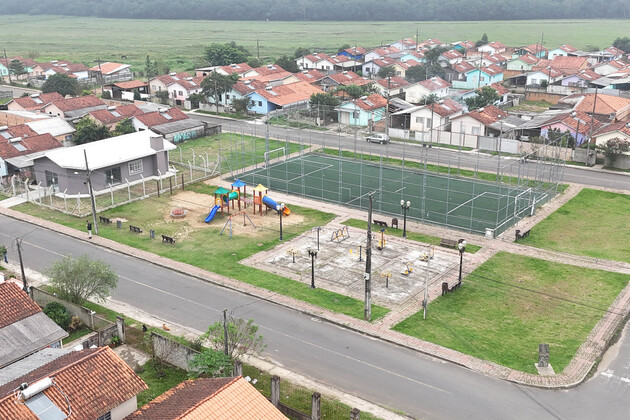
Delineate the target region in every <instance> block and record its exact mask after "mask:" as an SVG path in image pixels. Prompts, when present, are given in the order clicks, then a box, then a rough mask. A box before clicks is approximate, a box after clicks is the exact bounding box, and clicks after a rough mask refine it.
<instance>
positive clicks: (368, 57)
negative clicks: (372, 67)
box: [363, 47, 401, 63]
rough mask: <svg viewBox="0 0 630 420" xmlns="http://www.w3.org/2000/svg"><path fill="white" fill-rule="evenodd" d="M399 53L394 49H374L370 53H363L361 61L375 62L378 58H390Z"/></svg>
mask: <svg viewBox="0 0 630 420" xmlns="http://www.w3.org/2000/svg"><path fill="white" fill-rule="evenodd" d="M400 53H401V51H400V50H399V49H398V48H396V47H380V48H375V49H373V50H372V51H369V52H367V53H365V55H364V59H363V61H364V62H365V63H367V62H368V61H372V60H376V59H378V58H384V57H391V56H393V55H398V54H400Z"/></svg>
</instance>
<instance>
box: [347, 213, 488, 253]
mask: <svg viewBox="0 0 630 420" xmlns="http://www.w3.org/2000/svg"><path fill="white" fill-rule="evenodd" d="M400 223H402V222H401V221H400V220H399V221H398V224H399V226H400ZM342 224H344V225H347V226H350V227H354V228H359V229H367V228H366V226H365V225H366V224H367V222H365V221H363V220H359V219H348V220H346V221H345V222H343V223H342ZM380 230H381V227H380V226H377V225H372V231H373V232H378V231H380ZM387 233H388V234H389V235H391V236H396V237H400V238H402V229H392V228H391V227H388V228H387ZM407 239H409V240H411V241H417V242H422V243H425V244H432V245H435V246H440V241H441V238H439V237H437V236H431V235H425V234H422V233H416V232H410V231H409V229H407ZM480 249H481V247H480V246H479V245H474V244H467V245H466V252H468V253H470V254H474V253H476V252H477V251H479V250H480Z"/></svg>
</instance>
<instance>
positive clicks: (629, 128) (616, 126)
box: [589, 117, 630, 137]
mask: <svg viewBox="0 0 630 420" xmlns="http://www.w3.org/2000/svg"><path fill="white" fill-rule="evenodd" d="M589 118H590V117H589ZM614 131H619V132H620V133H623V134H625V135H626V136H628V137H630V122H628V121H617V122H614V123H610V124H607V125H604V126H603V127H601V128H600V129H599V130H597V131H595V133H594V135H601V134H606V133H612V132H614Z"/></svg>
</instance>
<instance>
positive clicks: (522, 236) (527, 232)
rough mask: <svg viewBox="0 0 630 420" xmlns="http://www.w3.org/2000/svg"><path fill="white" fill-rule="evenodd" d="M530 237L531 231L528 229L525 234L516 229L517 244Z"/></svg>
mask: <svg viewBox="0 0 630 420" xmlns="http://www.w3.org/2000/svg"><path fill="white" fill-rule="evenodd" d="M528 236H529V229H527V230H526V231H525V232H523V233H521V230H520V229H516V240H515V242H518V240H519V239H522V238H527V237H528Z"/></svg>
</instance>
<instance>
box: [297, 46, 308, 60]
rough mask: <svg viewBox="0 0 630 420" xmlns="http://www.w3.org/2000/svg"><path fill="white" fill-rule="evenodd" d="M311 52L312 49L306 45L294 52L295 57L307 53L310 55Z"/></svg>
mask: <svg viewBox="0 0 630 420" xmlns="http://www.w3.org/2000/svg"><path fill="white" fill-rule="evenodd" d="M310 53H311V50H309V49H308V48H306V47H297V49H296V50H295V53H293V57H295V58H300V57H303V56H305V55H309V54H310Z"/></svg>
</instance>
